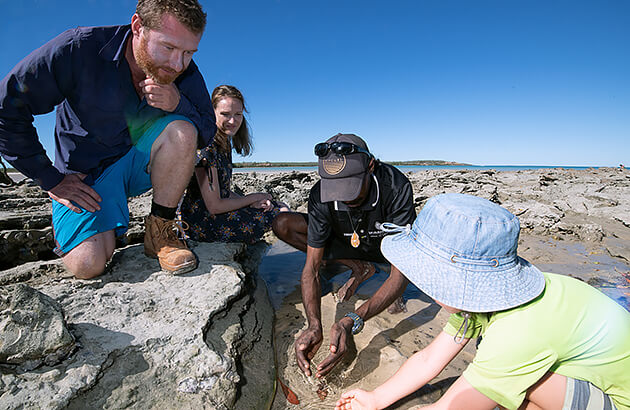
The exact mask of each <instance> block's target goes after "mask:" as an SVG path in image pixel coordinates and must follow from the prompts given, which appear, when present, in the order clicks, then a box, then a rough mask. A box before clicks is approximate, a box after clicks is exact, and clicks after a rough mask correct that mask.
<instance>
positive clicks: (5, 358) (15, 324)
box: [0, 284, 74, 370]
mask: <svg viewBox="0 0 630 410" xmlns="http://www.w3.org/2000/svg"><path fill="white" fill-rule="evenodd" d="M0 334H1V335H2V337H0V363H5V364H14V365H19V368H21V369H24V370H31V369H34V368H37V367H39V366H40V365H42V364H46V365H48V366H54V365H56V364H57V363H59V362H60V361H61V360H62V359H64V358H65V357H66V356H68V354H69V353H70V352H71V351H72V350H73V349H74V338H73V337H72V335H71V334H70V332H69V331H68V328H67V326H66V322H65V320H64V315H63V310H62V309H61V306H60V305H59V303H57V302H56V301H55V300H53V299H52V298H50V297H49V296H46V295H44V294H43V293H41V292H38V291H37V290H35V289H33V288H31V287H30V286H27V285H24V284H16V285H13V286H6V287H2V288H0Z"/></svg>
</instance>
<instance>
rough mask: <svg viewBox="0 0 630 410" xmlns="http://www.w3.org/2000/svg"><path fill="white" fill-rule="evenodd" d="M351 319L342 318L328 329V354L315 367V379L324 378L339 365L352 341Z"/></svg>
mask: <svg viewBox="0 0 630 410" xmlns="http://www.w3.org/2000/svg"><path fill="white" fill-rule="evenodd" d="M353 323H354V322H353V321H352V319H350V318H349V317H344V318H343V319H341V320H340V321H338V322H337V323H335V324H334V325H332V327H331V329H330V354H329V355H328V357H326V358H325V359H324V360H322V362H321V363H320V364H319V365H317V374H316V375H315V376H316V377H324V376H326V375H327V374H328V372H330V371H331V370H332V369H333V368H334V367H335V366H336V365H337V363H339V360H341V358H342V357H343V355H344V354H346V352H347V351H348V345H349V343H350V341H351V340H352V325H353Z"/></svg>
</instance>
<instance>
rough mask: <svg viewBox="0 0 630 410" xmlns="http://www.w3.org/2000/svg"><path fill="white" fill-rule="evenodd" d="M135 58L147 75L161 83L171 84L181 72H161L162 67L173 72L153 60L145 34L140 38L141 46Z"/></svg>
mask: <svg viewBox="0 0 630 410" xmlns="http://www.w3.org/2000/svg"><path fill="white" fill-rule="evenodd" d="M135 58H136V64H138V67H140V68H141V69H142V71H144V73H145V74H146V76H147V77H149V78H152V79H154V80H155V81H157V82H158V83H160V84H170V83H172V82H173V81H175V79H176V78H177V77H179V75H180V74H181V72H175V73H172V74H165V75H164V74H160V69H162V70H166V71H167V72H171V70H170V69H168V68H164V67H160V66H158V65H157V64H155V63H154V62H153V60H152V59H151V57H150V56H149V53H148V51H147V40H146V39H145V38H144V36H142V37H141V38H140V46H139V47H138V50H137V53H136V55H135Z"/></svg>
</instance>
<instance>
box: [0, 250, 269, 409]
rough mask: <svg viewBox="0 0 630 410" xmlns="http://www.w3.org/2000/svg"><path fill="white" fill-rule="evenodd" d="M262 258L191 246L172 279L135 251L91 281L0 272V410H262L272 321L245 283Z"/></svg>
mask: <svg viewBox="0 0 630 410" xmlns="http://www.w3.org/2000/svg"><path fill="white" fill-rule="evenodd" d="M266 247H267V244H266V243H264V242H261V243H259V244H257V245H254V246H250V247H246V246H244V245H242V244H219V243H212V244H201V243H200V244H196V245H195V246H194V248H193V250H194V251H195V253H196V255H197V256H198V258H199V267H198V268H197V269H196V270H195V271H193V272H190V273H188V274H185V275H179V276H173V275H171V274H168V273H164V272H161V271H159V266H158V264H157V261H155V260H152V259H149V258H147V257H146V256H145V255H144V254H143V247H142V245H132V246H128V247H126V248H123V249H119V250H117V251H116V253H115V255H114V259H113V260H112V262H111V265H110V266H109V267H108V271H107V272H106V273H105V274H104V275H103V276H102V277H101V278H99V279H96V280H90V281H83V280H76V279H72V278H68V277H67V274H65V273H64V270H63V268H62V267H61V266H60V262H59V261H49V262H46V263H45V265H46V266H45V267H44V270H43V271H44V272H49V275H45V277H42V275H41V274H40V275H39V276H37V275H33V274H29V273H28V271H29V269H30V271H38V272H40V273H41V272H42V269H41V265H38V267H35V266H30V267H29V266H28V264H27V265H22V266H20V267H16V268H13V269H9V270H6V271H3V272H0V276H2V277H1V278H0V283H2V287H0V308H1V309H2V310H3V312H1V316H0V320H2V323H1V324H0V325H1V326H2V328H3V330H2V333H1V334H0V352H2V351H3V350H6V351H8V352H9V353H7V354H4V355H3V356H1V357H0V362H1V363H0V370H1V372H2V374H1V378H0V408H3V409H24V408H38V409H65V408H68V409H96V408H131V409H150V408H160V409H167V408H168V409H174V408H177V409H232V408H256V409H263V408H268V407H269V405H270V403H271V401H272V399H273V397H272V396H273V391H274V381H275V367H274V358H273V348H272V340H271V338H272V333H271V332H272V324H273V310H272V307H271V305H270V303H269V299H268V296H267V292H266V288H265V285H264V283H263V282H261V281H260V280H259V279H258V278H257V275H256V274H255V270H256V268H257V266H258V264H259V262H260V259H261V258H262V255H263V254H264V251H265V249H266ZM33 264H37V263H36V262H33ZM20 271H22V272H24V271H26V272H27V273H26V274H21V273H20ZM64 276H66V277H64ZM24 280H26V283H25V284H16V283H15V282H21V281H24ZM16 302H19V304H21V306H17V305H16ZM37 317H41V320H40V321H39V322H38V321H37ZM11 318H17V319H16V320H10V319H11ZM35 323H37V326H33V327H31V329H32V332H31V333H28V332H26V333H25V332H24V331H23V329H24V328H26V329H28V326H29V324H30V325H33V324H35ZM20 324H22V325H23V329H22V333H20V329H18V327H19V325H20ZM24 326H26V327H24ZM35 328H37V329H35ZM5 329H12V331H5ZM16 329H17V330H16ZM36 331H37V332H40V333H39V334H36ZM51 333H54V335H55V337H54V340H57V341H60V342H61V346H56V345H55V346H52V347H51V346H49V344H50V340H52V338H51V337H50V334H51ZM20 343H22V348H21V349H20V348H19V347H20ZM16 349H17V350H16ZM55 352H61V353H57V354H56V355H55V354H54V353H55ZM8 358H11V360H9V359H8Z"/></svg>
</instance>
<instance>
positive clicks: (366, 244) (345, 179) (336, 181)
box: [273, 134, 416, 377]
mask: <svg viewBox="0 0 630 410" xmlns="http://www.w3.org/2000/svg"><path fill="white" fill-rule="evenodd" d="M315 154H316V155H317V156H318V157H319V162H318V171H319V175H320V176H321V180H320V181H319V182H317V183H316V184H315V185H314V186H313V188H312V189H311V192H310V196H309V201H308V215H306V214H301V213H282V214H280V215H278V217H276V219H275V220H274V224H273V230H274V233H275V234H276V236H278V238H280V239H282V240H283V241H285V242H287V243H288V244H290V245H292V246H294V247H295V248H297V249H300V250H302V251H305V252H306V263H305V264H304V268H303V270H302V279H301V284H302V300H303V302H304V309H305V310H306V316H307V320H308V324H309V326H308V329H306V330H305V331H304V332H302V334H300V335H299V337H298V338H297V340H296V342H295V352H296V356H297V362H298V366H299V367H300V369H301V370H302V371H303V372H304V373H305V374H306V375H307V376H310V375H311V371H310V359H312V358H313V356H314V355H315V353H316V352H317V350H318V349H319V347H320V345H321V343H322V326H321V287H320V279H319V267H320V265H321V264H322V261H323V260H326V261H327V262H331V261H335V262H339V263H342V264H344V265H346V266H348V267H350V268H351V269H352V276H351V278H350V280H349V281H348V282H347V283H346V284H345V285H344V286H343V287H342V288H341V289H340V290H339V292H338V295H337V296H338V297H339V299H340V300H347V299H348V298H349V297H350V296H352V294H354V291H355V290H356V288H357V286H358V285H359V284H360V283H361V282H362V281H363V280H365V279H367V278H368V277H370V276H371V275H372V274H374V271H375V267H374V265H373V263H372V262H377V263H387V261H386V260H385V258H384V257H383V255H382V254H381V250H380V245H381V240H382V238H383V236H384V235H385V233H384V232H383V231H381V230H380V229H379V228H378V227H379V225H380V224H382V223H384V222H392V223H395V224H397V225H407V224H411V223H413V221H414V220H415V218H416V213H415V210H414V206H413V193H412V189H411V183H410V182H409V180H408V179H407V177H405V176H404V175H403V174H402V173H401V172H400V171H399V170H398V169H396V168H394V167H393V166H391V165H388V164H383V163H381V162H379V161H378V160H377V159H375V158H374V156H373V155H372V154H371V153H370V152H369V150H368V147H367V144H366V143H365V141H363V140H362V139H361V138H360V137H358V136H356V135H353V134H337V135H335V136H333V137H332V138H330V139H329V140H328V141H326V142H324V143H320V144H317V145H316V146H315ZM307 234H308V235H307ZM408 283H409V282H408V281H407V279H406V278H405V277H404V276H403V275H402V274H401V273H400V272H399V271H398V269H396V268H395V267H394V266H392V267H391V271H390V275H389V277H388V278H387V280H386V281H385V282H384V283H383V284H382V285H381V287H380V288H379V289H378V290H377V291H376V293H374V295H373V296H372V297H371V298H370V299H369V300H368V301H367V302H365V303H364V304H362V305H361V306H360V307H359V308H358V309H357V310H356V312H349V313H347V314H346V315H345V316H344V317H343V318H342V319H341V320H339V321H338V322H337V323H335V324H334V325H333V327H332V329H331V338H330V355H329V356H328V357H327V358H326V359H324V360H323V361H322V362H321V363H320V364H319V365H318V366H317V373H316V376H317V377H322V376H324V375H326V374H327V373H328V372H330V370H332V368H333V367H334V366H335V365H336V364H337V363H338V361H339V359H341V357H342V356H343V354H344V353H345V352H346V350H347V348H348V342H349V340H350V338H351V337H352V336H351V335H354V334H357V333H358V332H359V331H361V328H362V326H363V321H364V320H367V319H369V318H371V317H372V316H374V315H376V314H378V313H380V312H382V311H383V310H384V309H385V308H386V307H387V306H389V305H391V304H392V302H394V301H395V300H396V299H397V298H399V297H401V295H402V293H403V291H404V290H405V288H406V287H407V284H408Z"/></svg>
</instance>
